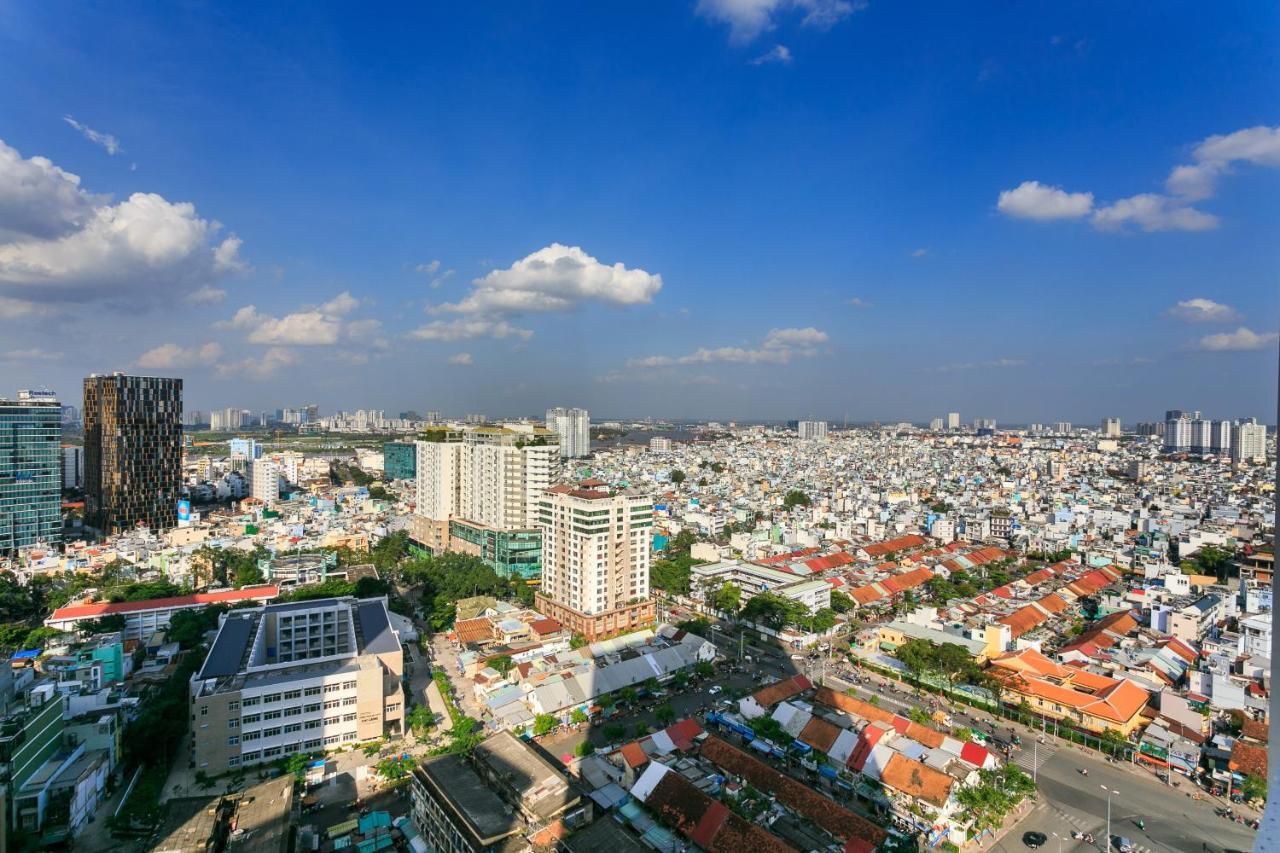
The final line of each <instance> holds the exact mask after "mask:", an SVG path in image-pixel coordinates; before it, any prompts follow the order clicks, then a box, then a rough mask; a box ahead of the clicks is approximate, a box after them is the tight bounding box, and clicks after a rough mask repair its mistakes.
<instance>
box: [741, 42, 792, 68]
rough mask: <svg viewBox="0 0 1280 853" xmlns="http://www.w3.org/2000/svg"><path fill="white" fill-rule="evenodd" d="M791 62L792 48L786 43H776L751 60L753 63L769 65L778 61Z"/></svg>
mask: <svg viewBox="0 0 1280 853" xmlns="http://www.w3.org/2000/svg"><path fill="white" fill-rule="evenodd" d="M790 62H791V50H790V48H788V47H787V46H786V45H785V44H775V45H774V46H773V47H772V48H770V49H769V50H767V51H765V52H764V53H762V54H760V55H759V56H757V57H756V58H755V59H753V60H751V64H752V65H769V64H773V63H777V64H779V65H787V64H789V63H790Z"/></svg>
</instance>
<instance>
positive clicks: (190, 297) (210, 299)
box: [187, 284, 227, 305]
mask: <svg viewBox="0 0 1280 853" xmlns="http://www.w3.org/2000/svg"><path fill="white" fill-rule="evenodd" d="M226 298H227V292H226V291H225V290H223V289H222V288H220V287H214V286H213V285H211V284H208V285H205V286H204V287H200V288H196V289H195V290H193V291H191V292H190V293H188V294H187V301H188V302H190V303H191V304H192V305H217V304H218V303H219V302H221V301H222V300H224V299H226Z"/></svg>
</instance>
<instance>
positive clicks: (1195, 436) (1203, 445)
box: [1191, 417, 1213, 454]
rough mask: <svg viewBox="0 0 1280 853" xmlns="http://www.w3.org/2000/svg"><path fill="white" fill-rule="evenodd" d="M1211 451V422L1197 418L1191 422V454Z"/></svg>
mask: <svg viewBox="0 0 1280 853" xmlns="http://www.w3.org/2000/svg"><path fill="white" fill-rule="evenodd" d="M1212 450H1213V421H1211V420H1209V419H1208V418H1200V417H1197V418H1195V419H1194V420H1192V421H1191V452H1192V453H1201V454H1203V453H1210V452H1212Z"/></svg>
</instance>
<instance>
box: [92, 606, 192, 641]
mask: <svg viewBox="0 0 1280 853" xmlns="http://www.w3.org/2000/svg"><path fill="white" fill-rule="evenodd" d="M179 612H184V611H179ZM124 624H125V620H124V614H123V613H108V614H107V615H106V616H99V617H98V618H97V619H89V620H87V621H84V622H81V623H80V633H81V634H84V635H85V636H93V635H94V634H114V633H115V632H117V631H123V630H124Z"/></svg>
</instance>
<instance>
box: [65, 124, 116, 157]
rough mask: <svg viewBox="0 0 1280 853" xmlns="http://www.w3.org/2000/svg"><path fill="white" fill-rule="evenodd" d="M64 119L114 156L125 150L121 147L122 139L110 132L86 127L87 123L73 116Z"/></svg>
mask: <svg viewBox="0 0 1280 853" xmlns="http://www.w3.org/2000/svg"><path fill="white" fill-rule="evenodd" d="M62 120H63V121H65V122H66V123H67V124H69V125H71V126H72V127H74V128H75V129H76V130H78V131H80V135H81V136H83V137H84V138H85V139H87V140H89V141H90V142H92V143H93V144H94V145H101V146H102V147H103V148H105V149H106V151H107V153H108V154H110V155H111V156H113V157H114V156H115V155H117V154H119V153H120V152H121V151H123V150H124V149H123V148H121V147H120V140H118V139H116V138H115V137H114V136H112V135H111V134H109V133H99V132H98V131H96V130H94V129H93V128H91V127H86V126H85V125H83V124H81V123H80V122H78V121H76V120H75V119H74V118H72V117H71V116H63V117H62Z"/></svg>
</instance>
